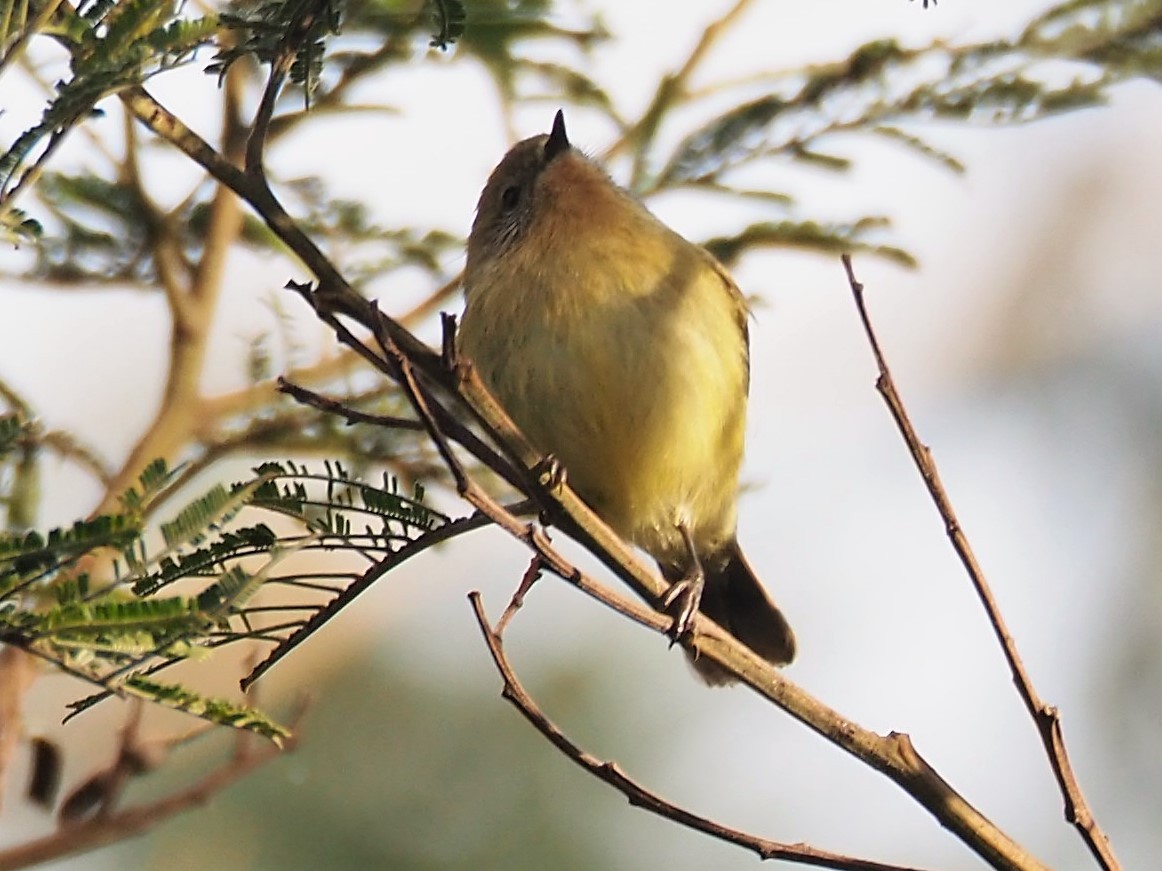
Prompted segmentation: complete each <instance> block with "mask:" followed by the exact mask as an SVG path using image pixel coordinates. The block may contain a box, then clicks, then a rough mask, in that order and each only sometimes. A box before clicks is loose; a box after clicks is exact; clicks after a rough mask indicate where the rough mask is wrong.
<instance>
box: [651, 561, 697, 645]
mask: <svg viewBox="0 0 1162 871" xmlns="http://www.w3.org/2000/svg"><path fill="white" fill-rule="evenodd" d="M705 585H706V577H705V575H704V574H703V572H702V567H701V566H700V565H698V564H695V565H694V566H693V567H692V568H691V569H690V571H688V572H687V573H686V575H685V577H683V578H682V579H681V580H678V581H675V582H674V583H673V584H671V585H670V589H668V590H666V592H665V593H664V594H663V596H662V598H661V602H660V604H661V606H662V610H663V611H666V612H667V613H670V614H672V615H673V617H674V622H673V623H672V624H670V629H669V632H668V633H667V634H668V635H669V636H670V646H671V647H673V646H674V645H675V644H679V643H685V642H687V641H689V640H690V639H691V638H692V637H693V635H694V617H695V615H696V614H697V613H698V606H699V605H700V604H701V602H702V589H703V587H705Z"/></svg>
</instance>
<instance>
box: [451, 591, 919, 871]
mask: <svg viewBox="0 0 1162 871" xmlns="http://www.w3.org/2000/svg"><path fill="white" fill-rule="evenodd" d="M468 600H469V601H470V602H471V603H472V609H473V612H474V613H475V615H476V622H477V624H478V625H479V626H480V633H481V634H482V635H483V636H484V643H485V644H486V645H488V652H489V653H490V654H491V655H492V661H493V663H494V664H495V665H496V670H497V672H499V673H500V677H501V679H502V680H503V681H504V688H503V689H502V690H501V696H502V697H503V698H504V699H505V700H507V701H509V702H511V703H512V704H513V705H514V706H515V707H516V709H517V710H518V711H520V713H521V715H522V716H523V717H524V718H525V719H526V720H528V721H529V722H530V723H531V724H532V725H533V728H535V729H536V730H537V731H538V732H540V733H541V734H542V735H544V736H545V737H546V738H547V739H548V740H549V741H550V743H552V744H553V746H554V747H556V748H557V749H558V750H560V751H561V752H562V753H564V754H565V756H566V757H568V758H569V759H571V760H572V761H573V762H576V763H577V764H578V765H580V766H581V767H582V768H584V769H585V770H586V771H588V772H589V773H590V774H592V775H593V776H595V777H596V778H597V779H598V780H601V781H603V782H604V783H608V784H609V785H610V786H612V787H613V788H614V789H616V790H617V791H618V792H620V793H622V794H623V795H624V796H625V797H626V798H627V799H628V800H629V803H630V804H631V805H633V806H634V807H640V808H643V809H645V810H647V811H649V812H650V813H653V814H657V815H658V816H660V817H664V818H665V819H668V820H673V821H674V822H676V823H678V824H680V825H683V826H686V827H687V828H691V829H694V830H695V831H698V832H703V833H705V834H707V835H710V836H711V837H714V838H718V839H719V840H720V841H726V842H727V843H728V844H735V845H737V846H740V847H745V848H746V849H748V850H751V851H753V852H755V853H757V854H758V855H759V857H760V858H762V859H783V860H785V861H788V862H796V863H799V864H802V865H812V866H815V867H817V868H838V869H841V871H916V869H914V868H910V867H906V866H903V865H889V864H885V863H882V862H873V861H870V860H868V859H857V858H854V857H852V856H843V855H841V854H839V853H831V852H828V851H826V850H818V849H816V848H814V847H809V846H807V845H805V844H787V843H782V842H780V841H771V840H767V839H766V838H759V837H757V836H755V835H751V834H748V833H747V832H743V831H740V830H738V829H732V828H729V827H727V826H724V825H722V824H721V823H718V822H715V821H714V820H712V819H709V818H707V817H703V816H699V815H697V814H695V813H691V812H690V811H688V810H686V809H685V808H682V807H679V806H678V805H676V804H673V803H672V802H669V801H666V800H665V799H664V798H662V797H661V796H659V795H658V794H657V793H654V792H651V791H650V790H648V789H646V788H645V787H644V786H642V785H641V784H639V783H638V782H637V781H635V780H633V779H632V778H631V777H629V776H628V775H627V774H626V773H625V772H624V771H622V769H621V767H620V766H619V765H618V764H617V763H616V762H608V761H603V760H601V759H598V758H597V757H596V756H593V755H592V754H591V753H588V752H587V751H585V750H583V749H581V747H579V746H578V745H577V744H575V743H573V741H572V740H571V739H570V738H569V737H568V736H567V735H566V734H565V733H564V732H563V731H562V730H561V728H560V727H559V726H558V725H557V724H556V723H554V722H553V721H552V720H550V719H549V717H547V716H546V715H545V714H544V712H543V711H541V709H540V707H538V705H537V703H536V702H535V701H534V700H533V698H532V696H530V695H529V693H528V691H527V690H526V689H525V688H524V686H522V685H521V682H520V680H519V679H518V678H517V676H516V672H514V671H513V668H512V665H511V664H510V663H509V661H508V657H507V656H506V655H505V653H504V640H503V637H502V628H501V626H500V624H497V628H496V629H495V630H493V628H492V627H491V626H490V625H489V623H488V616H487V615H486V614H485V613H484V605H483V604H482V603H481V600H480V593H478V592H472V593H469V594H468ZM506 613H507V612H506Z"/></svg>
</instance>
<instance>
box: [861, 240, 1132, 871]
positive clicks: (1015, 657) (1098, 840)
mask: <svg viewBox="0 0 1162 871" xmlns="http://www.w3.org/2000/svg"><path fill="white" fill-rule="evenodd" d="M842 260H843V268H844V269H845V270H846V271H847V280H848V283H849V284H850V285H851V293H852V296H854V298H855V305H856V308H857V309H858V311H859V318H860V321H861V322H862V323H863V328H864V332H865V333H866V334H867V339H868V343H869V344H870V345H871V349H872V354H873V355H874V356H875V361H876V368H877V369H878V370H879V377H878V378H877V379H876V390H878V391H879V393H880V395H881V396H882V397H883V399H884V402H885V403H886V404H887V406H888V410H889V411H890V412H891V415H892V419H893V420H894V421H895V422H896V427H897V428H898V429H899V430H900V435H902V436H903V437H904V442H905V444H906V445H907V446H908V453H909V454H911V455H912V461H913V462H914V463H915V464H916V469H917V470H918V471H919V472H920V476H921V477H922V478H923V479H924V486H925V487H927V489H928V494H929V495H930V496H931V497H932V502H933V503H934V504H935V505H936V510H937V511H939V512H940V518H941V519H942V520H943V521H944V530H945V532H946V533H947V535H948V538H949V540H950V541H951V542H952V547H953V549H954V550H955V551H956V555H957V556H958V557H959V558H960V562H961V563H962V564H963V565H964V569H965V571H966V572H968V577H969V579H970V580H971V581H972V586H973V588H974V589H975V590H976V594H977V597H978V598H979V599H980V602H981V604H982V605H983V606H984V609H985V612H986V613H987V614H988V618H989V622H990V623H992V627H993V632H994V634H995V635H996V637H997V642H998V643H999V644H1000V645H1001V650H1002V651H1003V652H1004V656H1005V660H1006V662H1008V665H1009V671H1010V672H1011V673H1012V675H1013V682H1014V683H1015V684H1016V686H1017V691H1018V692H1019V693H1020V695H1021V700H1022V701H1023V702H1024V703H1025V708H1026V709H1027V710H1028V711H1029V716H1031V717H1032V718H1033V722H1034V724H1035V725H1036V726H1037V730H1038V732H1039V733H1040V735H1041V742H1042V743H1043V744H1044V745H1045V752H1046V753H1047V754H1048V756H1049V762H1050V765H1051V766H1052V767H1053V774H1054V775H1055V776H1056V777H1057V783H1058V786H1059V787H1060V789H1061V795H1062V797H1063V798H1064V800H1065V819H1066V820H1067V821H1068V822H1070V823H1072V824H1073V825H1074V826H1075V827H1076V828H1077V830H1078V832H1079V833H1080V834H1081V837H1082V839H1083V840H1084V841H1085V843H1086V845H1087V846H1088V847H1089V849H1090V852H1091V853H1093V856H1094V858H1095V859H1097V861H1098V863H1099V864H1100V865H1101V867H1102V868H1103V869H1105V871H1117V869H1120V868H1121V865H1120V864H1118V860H1117V858H1116V857H1115V856H1114V852H1113V847H1112V846H1111V845H1110V841H1109V838H1108V837H1107V836H1106V833H1105V832H1104V831H1102V829H1101V827H1100V826H1099V825H1098V823H1097V820H1096V819H1094V816H1093V813H1092V812H1091V811H1090V809H1089V804H1088V803H1087V802H1086V800H1085V795H1084V794H1083V793H1082V791H1081V786H1080V785H1079V784H1078V782H1077V777H1076V775H1075V774H1074V773H1073V766H1072V765H1071V764H1070V762H1069V755H1068V754H1067V753H1066V750H1065V738H1064V736H1063V734H1062V731H1061V716H1060V714H1059V713H1058V711H1057V708H1055V707H1053V706H1051V705H1048V704H1046V703H1045V702H1044V701H1043V700H1042V699H1041V697H1040V696H1039V695H1038V694H1037V691H1036V689H1034V687H1033V680H1032V678H1031V677H1030V676H1029V672H1028V670H1027V669H1026V668H1025V663H1024V662H1023V661H1022V660H1021V657H1020V655H1019V654H1018V653H1017V643H1016V642H1015V641H1014V640H1013V636H1012V634H1011V633H1010V632H1009V628H1008V626H1007V625H1006V624H1005V620H1004V617H1003V616H1002V615H1001V610H1000V607H999V606H998V605H997V601H996V598H995V597H994V596H993V592H992V588H991V587H990V586H989V584H988V581H987V580H985V576H984V570H983V569H981V567H980V563H979V562H977V559H976V554H974V553H973V550H972V546H971V545H970V544H969V543H968V538H967V537H966V536H965V534H964V530H963V529H962V528H961V526H960V520H959V519H957V516H956V512H955V511H954V510H953V508H952V502H951V500H950V499H949V498H948V491H947V490H945V489H944V484H943V482H942V481H941V480H940V473H939V472H938V471H937V469H936V462H935V460H933V459H932V452H931V451H930V450H929V449H928V447H927V445H925V444H924V443H923V442H922V441H920V437H919V435H917V434H916V429H915V427H913V426H912V421H911V419H910V418H909V417H908V412H907V410H906V409H905V408H904V402H903V400H902V399H901V398H900V394H899V392H898V391H897V390H896V385H895V382H894V381H893V380H892V373H891V370H889V368H888V363H887V360H886V359H885V358H884V354H883V351H882V350H881V348H880V343H879V340H878V339H877V338H876V334H875V330H874V329H873V328H872V324H871V319H870V317H869V316H868V312H867V306H866V304H865V302H864V295H863V285H862V284H860V283H859V281H857V280H856V277H855V272H854V270H853V269H852V265H851V256H850V255H847V254H845V255H843V258H842Z"/></svg>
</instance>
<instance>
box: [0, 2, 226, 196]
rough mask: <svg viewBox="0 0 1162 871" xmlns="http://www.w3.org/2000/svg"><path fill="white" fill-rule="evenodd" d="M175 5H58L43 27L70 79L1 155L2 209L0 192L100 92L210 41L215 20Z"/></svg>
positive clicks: (86, 112) (49, 148)
mask: <svg viewBox="0 0 1162 871" xmlns="http://www.w3.org/2000/svg"><path fill="white" fill-rule="evenodd" d="M177 9H178V4H175V3H173V2H172V0H122V2H112V0H97V2H92V3H87V4H82V5H81V6H80V7H78V9H77V10H75V11H74V10H73V8H72V7H70V6H69V5H68V4H65V3H61V4H59V5H58V6H57V11H56V14H55V15H54V16H53V19H52V20H51V21H50V22H46V23H45V25H44V29H43V31H42V32H43V33H44V34H45V35H49V36H52V37H53V38H55V39H56V40H58V41H59V42H62V43H64V44H65V45H67V46H68V47H69V57H70V62H69V77H68V78H67V79H61V80H60V81H58V82H57V83H56V85H55V86H54V94H53V97H52V98H51V99H50V100H49V103H48V105H47V107H46V108H45V110H44V113H43V115H42V116H41V119H40V121H39V123H37V124H36V125H34V126H33V127H31V128H30V129H28V130H26V131H25V132H24V133H23V134H21V135H20V137H19V138H17V140H16V142H14V143H13V144H12V146H11V147H10V148H9V149H8V150H7V151H6V152H5V153H4V154H3V155H2V156H0V210H2V207H3V206H4V205H6V203H5V198H4V197H3V194H4V192H5V191H6V190H8V189H9V187H10V186H11V183H12V182H13V180H14V179H15V178H16V176H17V174H18V173H19V172H20V170H21V168H22V167H23V166H24V164H25V163H26V162H27V161H28V159H29V158H30V156H31V155H32V153H33V152H34V151H35V150H36V148H37V147H38V146H39V145H40V144H41V143H42V142H45V140H47V144H46V145H45V147H44V150H43V152H42V154H41V157H40V160H42V161H43V159H45V158H47V157H48V156H49V155H51V153H52V152H53V150H54V149H55V148H56V147H57V145H59V143H60V141H61V140H62V138H63V137H64V136H65V135H66V134H67V133H68V132H69V131H70V130H71V129H72V128H73V127H74V126H76V125H77V124H78V123H79V122H81V121H83V120H84V119H86V118H88V117H90V116H91V115H92V114H93V112H94V111H95V108H96V105H97V103H99V102H100V101H101V100H103V99H104V98H105V97H107V96H109V95H111V94H115V93H117V92H118V91H120V90H122V89H124V88H127V87H129V86H131V85H139V84H141V83H142V82H144V81H146V79H148V78H150V77H151V76H154V75H156V74H158V73H160V72H162V71H164V70H168V69H173V68H174V67H176V66H178V65H180V64H182V63H184V62H185V61H187V60H189V59H190V58H191V57H192V56H193V54H194V52H195V50H196V49H197V48H198V47H200V46H202V45H205V44H207V43H208V42H210V40H211V39H212V37H213V35H214V32H215V30H216V28H217V21H216V19H215V17H213V16H205V17H201V18H182V17H179V15H178V14H177Z"/></svg>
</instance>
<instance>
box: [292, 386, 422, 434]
mask: <svg viewBox="0 0 1162 871" xmlns="http://www.w3.org/2000/svg"><path fill="white" fill-rule="evenodd" d="M278 391H279V393H285V394H287V395H288V396H290V397H291V398H293V399H294V400H295V401H296V402H301V403H302V404H303V405H309V406H310V407H311V408H316V409H318V410H319V411H322V412H324V413H326V414H333V415H335V416H336V417H342V418H343V419H344V420H346V421H347V422H348V423H349V424H350V423H366V424H371V425H372V426H382V427H386V428H387V429H406V430H412V431H413V432H414V431H419V432H422V431H423V429H424V424H423V422H422V421H419V420H415V419H414V418H410V417H394V416H389V415H382V414H367V413H366V412H363V411H359V410H358V409H354V408H351V407H349V406H347V405H344V404H343V403H342V402H339V401H338V400H336V399H331V398H329V397H326V396H323V395H322V394H321V393H316V392H315V391H313V390H308V389H307V388H305V387H299V386H298V385H297V384H292V383H291V382H289V381H287V380H286V379H285V378H281V377H280V378H278Z"/></svg>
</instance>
